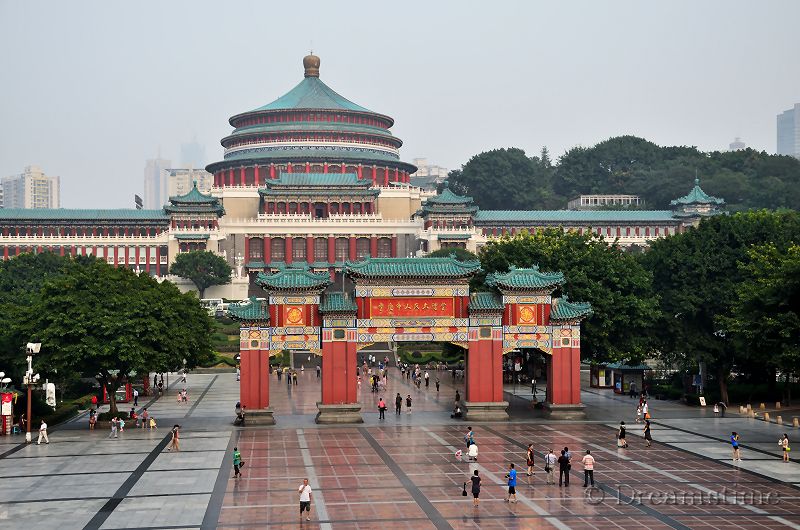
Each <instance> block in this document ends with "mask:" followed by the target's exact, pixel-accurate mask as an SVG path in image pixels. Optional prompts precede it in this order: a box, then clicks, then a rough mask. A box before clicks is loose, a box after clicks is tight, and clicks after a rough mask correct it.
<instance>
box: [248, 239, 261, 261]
mask: <svg viewBox="0 0 800 530" xmlns="http://www.w3.org/2000/svg"><path fill="white" fill-rule="evenodd" d="M263 259H264V241H263V240H262V239H261V238H260V237H254V238H251V239H250V250H249V256H247V261H262V260H263Z"/></svg>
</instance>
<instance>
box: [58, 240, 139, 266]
mask: <svg viewBox="0 0 800 530" xmlns="http://www.w3.org/2000/svg"><path fill="white" fill-rule="evenodd" d="M129 253H130V247H129V246H127V245H126V246H125V263H124V265H125V266H126V267H127V266H128V254H129ZM72 255H73V256H74V255H75V247H72Z"/></svg>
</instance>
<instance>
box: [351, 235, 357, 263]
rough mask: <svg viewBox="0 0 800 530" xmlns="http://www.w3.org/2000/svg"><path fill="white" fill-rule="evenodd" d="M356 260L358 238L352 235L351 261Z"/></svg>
mask: <svg viewBox="0 0 800 530" xmlns="http://www.w3.org/2000/svg"><path fill="white" fill-rule="evenodd" d="M355 260H356V238H354V237H353V236H350V261H355Z"/></svg>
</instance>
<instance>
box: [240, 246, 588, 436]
mask: <svg viewBox="0 0 800 530" xmlns="http://www.w3.org/2000/svg"><path fill="white" fill-rule="evenodd" d="M479 271H480V263H479V262H459V261H457V260H455V259H452V258H368V259H365V260H363V261H358V262H353V263H351V262H348V263H346V264H345V266H344V272H345V274H346V275H347V276H349V278H350V279H351V280H352V281H353V283H354V285H355V288H354V290H353V291H350V292H330V291H328V292H326V289H328V288H329V286H330V283H331V282H330V277H329V276H328V275H327V274H315V273H312V272H309V271H307V270H303V269H284V270H281V271H280V272H278V273H275V274H264V273H262V274H260V275H259V277H258V280H257V283H258V284H259V285H260V286H261V287H262V288H263V289H264V290H265V292H266V294H267V298H266V299H262V300H259V299H256V298H251V299H250V301H249V302H245V303H243V304H236V305H231V306H230V309H229V314H230V316H231V317H233V318H236V319H238V320H239V321H240V322H241V330H240V337H241V340H240V353H241V387H240V393H241V402H242V404H243V405H245V406H246V407H247V409H248V418H249V419H248V422H250V423H260V424H272V423H274V419H273V416H272V412H271V410H270V408H269V374H268V361H269V357H270V356H273V355H278V354H280V353H282V352H283V351H284V350H307V351H310V352H312V353H315V354H318V355H321V356H322V399H321V401H320V402H319V403H318V405H317V406H318V409H319V413H318V414H317V422H319V423H360V422H361V421H363V420H362V418H361V405H360V403H359V402H358V395H357V382H356V367H357V362H358V361H357V355H358V350H360V349H361V348H364V347H365V346H367V345H370V344H373V343H375V342H389V341H393V342H402V341H417V342H420V341H435V342H450V343H453V344H457V345H459V346H462V347H464V348H466V349H467V355H466V372H467V374H466V392H465V394H466V395H465V398H466V400H465V402H464V408H465V410H466V414H465V418H466V419H468V420H476V421H480V420H504V419H508V413H507V412H506V408H507V407H508V402H506V401H504V400H503V374H502V356H503V353H507V352H509V351H512V350H516V349H519V348H538V349H540V350H542V351H543V352H545V353H548V354H550V356H551V359H550V362H549V363H548V377H547V398H546V403H545V406H546V407H547V408H548V409H549V411H550V414H551V415H553V416H558V417H579V416H581V415H582V414H583V405H582V404H581V401H580V321H581V320H582V319H583V318H585V317H586V316H587V315H589V314H590V313H591V308H590V307H589V304H588V303H575V302H569V301H568V300H567V299H566V298H565V297H564V298H554V297H553V296H552V292H553V291H554V290H555V289H556V288H557V287H558V286H559V285H561V284H562V283H564V276H563V274H561V273H543V272H540V271H539V270H538V268H535V267H534V268H529V269H511V270H510V271H509V272H507V273H494V274H490V275H488V276H487V278H486V287H487V288H488V290H486V291H481V292H475V293H471V294H470V291H469V281H470V279H472V277H473V276H474V275H475V274H476V273H477V272H479Z"/></svg>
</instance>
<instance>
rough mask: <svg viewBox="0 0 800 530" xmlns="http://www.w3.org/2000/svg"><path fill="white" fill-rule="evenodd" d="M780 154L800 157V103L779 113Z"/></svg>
mask: <svg viewBox="0 0 800 530" xmlns="http://www.w3.org/2000/svg"><path fill="white" fill-rule="evenodd" d="M777 121H778V123H777V125H778V154H779V155H790V156H794V157H797V158H800V103H795V105H794V107H792V108H791V109H789V110H785V111H783V112H781V113H780V114H778V120H777Z"/></svg>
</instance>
